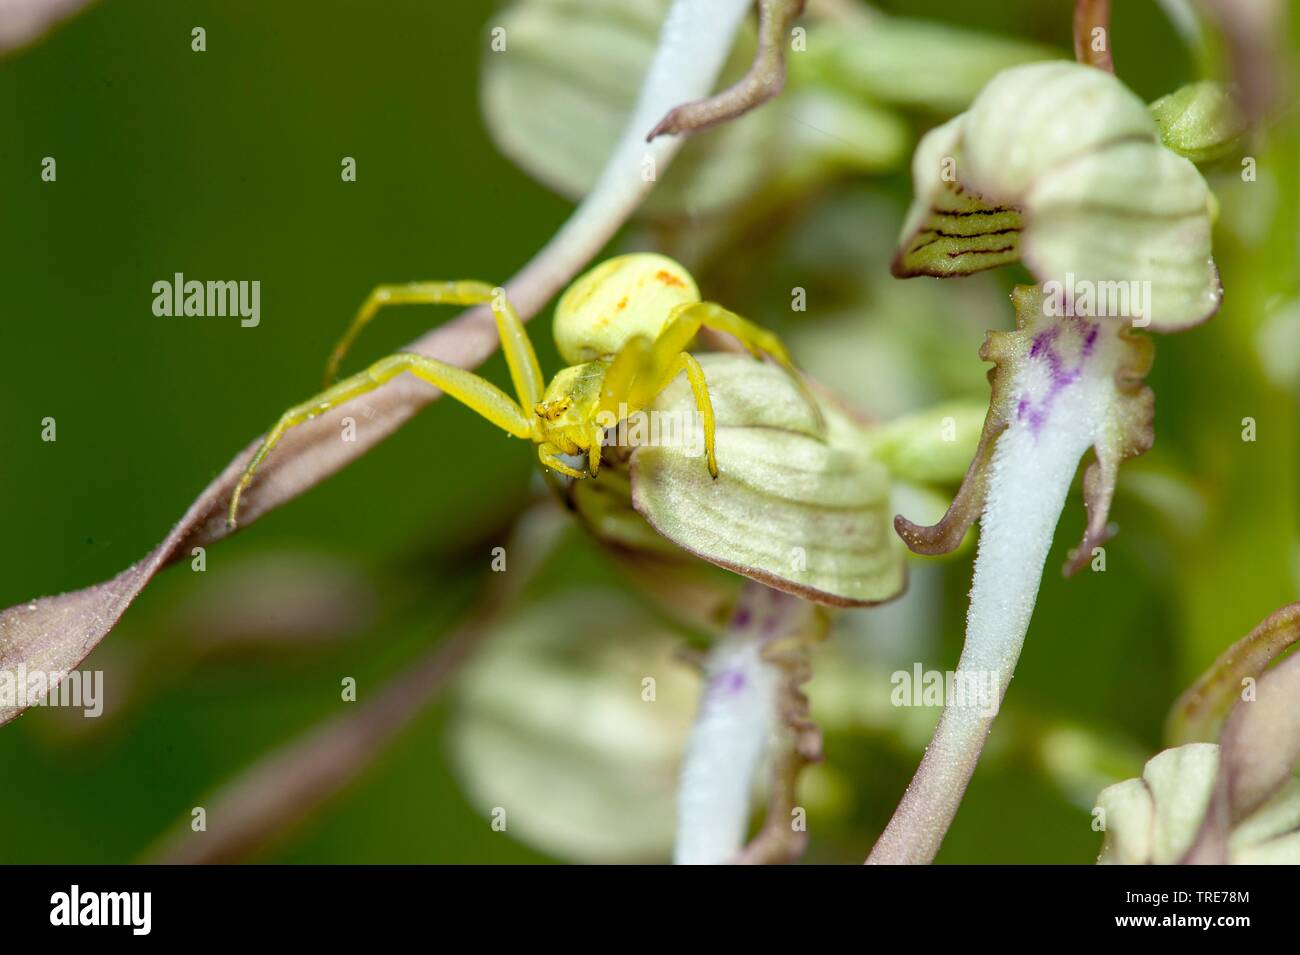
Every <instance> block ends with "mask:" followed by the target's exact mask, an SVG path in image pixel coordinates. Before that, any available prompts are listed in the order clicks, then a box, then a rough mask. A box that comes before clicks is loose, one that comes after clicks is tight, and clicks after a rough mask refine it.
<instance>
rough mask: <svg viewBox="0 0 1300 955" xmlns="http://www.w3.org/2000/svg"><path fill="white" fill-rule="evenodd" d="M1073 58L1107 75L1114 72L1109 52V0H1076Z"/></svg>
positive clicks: (1113, 63) (1112, 59)
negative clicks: (1103, 71)
mask: <svg viewBox="0 0 1300 955" xmlns="http://www.w3.org/2000/svg"><path fill="white" fill-rule="evenodd" d="M1074 58H1075V59H1076V60H1078V61H1079V62H1080V63H1083V64H1086V65H1087V66H1095V67H1097V69H1099V70H1105V71H1106V72H1107V73H1114V72H1115V60H1114V58H1113V57H1112V56H1111V51H1110V0H1076V2H1075V4H1074Z"/></svg>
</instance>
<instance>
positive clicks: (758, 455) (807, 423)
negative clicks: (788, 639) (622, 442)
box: [632, 354, 904, 606]
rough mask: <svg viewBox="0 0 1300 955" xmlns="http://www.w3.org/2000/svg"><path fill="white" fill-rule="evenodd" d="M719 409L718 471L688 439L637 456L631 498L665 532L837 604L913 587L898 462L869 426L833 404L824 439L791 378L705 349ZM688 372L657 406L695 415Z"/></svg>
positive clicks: (786, 587)
mask: <svg viewBox="0 0 1300 955" xmlns="http://www.w3.org/2000/svg"><path fill="white" fill-rule="evenodd" d="M700 361H701V364H702V365H703V366H704V370H705V374H706V377H707V379H708V382H709V390H710V393H711V394H712V395H713V402H714V410H715V413H716V415H717V423H718V431H717V453H718V466H719V469H720V471H721V475H720V477H719V478H718V479H717V480H716V481H715V480H713V479H712V478H711V477H710V476H709V472H708V469H707V468H706V467H705V465H704V460H703V459H702V458H701V457H699V456H696V455H692V454H691V453H689V451H687V450H686V449H683V448H678V447H641V448H638V449H637V450H636V451H635V452H634V454H633V456H632V500H633V504H634V506H635V507H636V509H637V510H638V511H639V512H640V513H641V514H642V515H643V516H644V517H645V518H646V519H647V520H648V521H649V522H650V524H651V525H653V527H654V528H655V530H657V531H658V532H659V533H660V534H662V535H663V536H664V537H666V538H668V539H669V540H671V541H673V542H674V543H675V544H677V545H678V546H679V547H681V548H683V549H684V550H686V551H689V552H691V553H693V554H696V555H697V556H699V557H701V558H703V559H705V560H707V561H710V562H712V563H714V564H717V565H719V566H721V567H724V568H727V569H728V570H733V571H735V572H736V573H740V574H744V575H745V576H747V577H751V578H753V579H755V580H758V581H761V582H762V583H765V584H768V585H769V586H771V587H774V588H776V589H778V590H783V591H786V592H788V593H794V594H798V595H799V596H802V597H805V598H807V599H809V600H813V601H816V602H819V603H825V604H830V605H838V606H843V605H860V604H869V603H876V602H879V601H882V600H888V599H890V598H892V597H895V596H897V595H898V594H899V593H900V592H901V590H902V588H903V585H904V562H903V548H902V545H901V543H900V542H899V541H898V540H897V538H896V537H895V536H894V534H893V531H892V529H891V526H890V518H891V517H892V511H891V505H890V499H889V472H888V471H887V469H886V468H885V466H884V465H883V464H881V463H880V462H879V461H876V460H874V459H873V458H872V457H871V456H870V454H869V452H868V442H867V435H866V433H865V432H864V429H863V428H862V427H861V426H860V425H858V424H857V423H855V422H853V421H851V420H850V419H849V418H848V417H847V416H846V415H845V414H844V413H843V412H841V411H839V410H838V409H836V408H834V407H832V406H830V405H823V413H824V415H825V417H826V421H827V433H826V436H825V438H824V439H823V438H822V437H820V436H818V433H817V430H816V424H815V418H814V416H813V414H812V413H811V411H810V409H809V408H808V406H807V405H806V403H805V402H804V399H803V398H802V396H801V394H800V392H799V390H798V389H797V388H795V387H794V386H793V384H792V383H791V381H790V379H789V377H788V376H787V375H786V374H785V372H783V371H782V370H780V369H779V368H776V367H774V366H771V365H766V364H760V363H758V362H755V361H754V360H753V359H750V358H746V357H741V356H736V355H725V354H715V355H703V356H701V358H700ZM692 408H693V399H692V398H691V395H690V391H689V389H688V388H687V387H686V385H685V382H683V381H680V380H679V381H678V382H676V383H674V384H673V385H672V386H670V387H669V388H668V389H667V390H666V391H665V392H664V394H663V395H662V396H661V398H660V400H659V401H658V402H657V403H656V405H655V410H656V411H659V412H672V413H688V412H689V411H690V410H691V409H692Z"/></svg>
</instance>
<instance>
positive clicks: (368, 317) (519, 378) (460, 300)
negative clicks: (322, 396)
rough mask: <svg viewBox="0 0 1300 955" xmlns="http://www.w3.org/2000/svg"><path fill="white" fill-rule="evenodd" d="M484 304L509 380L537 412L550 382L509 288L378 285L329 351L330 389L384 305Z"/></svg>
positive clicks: (481, 284)
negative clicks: (488, 309)
mask: <svg viewBox="0 0 1300 955" xmlns="http://www.w3.org/2000/svg"><path fill="white" fill-rule="evenodd" d="M482 304H488V305H490V306H491V308H492V315H493V317H494V318H495V319H496V323H497V334H499V335H500V336H501V348H502V350H503V351H504V352H505V354H506V364H507V365H509V366H510V380H511V381H512V382H513V383H514V386H515V394H516V395H518V397H519V404H520V406H521V407H523V408H525V409H530V408H532V407H533V405H535V404H536V403H537V402H538V401H540V400H541V398H542V392H543V391H544V390H545V387H546V382H544V381H543V380H542V370H541V366H540V365H539V364H538V362H537V353H536V352H535V351H534V350H533V344H532V342H530V341H529V340H528V334H527V332H525V331H524V323H523V321H522V320H521V319H520V318H519V313H518V312H516V311H515V307H514V306H513V305H511V304H510V300H509V299H508V298H507V297H506V293H505V289H502V288H493V287H492V286H491V285H488V284H487V283H486V282H471V281H462V282H409V283H407V284H405V285H380V286H378V287H376V288H375V289H374V290H373V291H372V292H371V293H370V294H369V295H368V296H367V297H366V300H365V302H364V303H363V304H362V306H361V308H360V310H359V311H358V312H357V314H356V317H355V318H353V319H352V324H351V325H350V326H349V327H348V330H347V332H345V333H344V335H343V338H342V339H340V340H339V343H338V344H337V345H335V346H334V351H333V352H331V353H330V358H329V362H328V364H327V365H326V367H325V384H326V385H327V386H328V385H329V383H330V382H332V381H333V380H334V378H335V377H336V376H337V374H338V370H339V364H340V363H341V362H342V361H343V356H344V355H346V354H347V353H348V349H350V348H351V347H352V344H353V342H355V341H356V339H357V336H358V335H360V334H361V330H362V329H363V328H365V327H366V326H367V325H369V324H370V322H371V321H372V320H373V319H374V317H375V314H376V313H377V312H378V311H379V310H380V309H381V308H383V307H384V306H385V305H482Z"/></svg>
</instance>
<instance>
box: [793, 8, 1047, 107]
mask: <svg viewBox="0 0 1300 955" xmlns="http://www.w3.org/2000/svg"><path fill="white" fill-rule="evenodd" d="M1061 55H1062V54H1061V53H1060V51H1058V50H1054V49H1052V48H1051V47H1046V46H1040V45H1038V44H1035V43H1027V42H1025V41H1024V40H1019V39H1012V38H1008V37H999V36H993V35H990V34H986V33H980V32H977V31H974V30H968V29H964V28H961V27H954V26H947V25H945V24H941V23H935V22H930V21H925V20H907V19H903V18H899V17H887V16H873V17H871V18H870V19H867V20H864V21H863V22H861V23H840V22H836V23H827V22H820V23H814V24H813V25H812V26H811V27H810V28H809V30H808V49H807V51H806V52H802V53H795V54H794V55H792V56H790V57H789V61H790V70H791V76H792V78H794V79H800V80H803V79H806V80H808V81H814V82H820V83H824V84H826V85H830V86H838V87H840V88H842V89H845V90H848V91H851V92H853V93H855V94H857V95H859V96H867V97H871V98H872V99H875V100H878V101H879V102H882V103H887V104H890V105H896V106H906V107H916V108H923V109H929V110H933V111H935V112H939V113H950V112H952V111H954V110H959V109H964V108H965V107H966V106H968V105H969V104H970V101H971V100H972V99H973V98H974V97H975V94H976V93H978V92H979V91H980V89H982V88H983V86H984V84H985V83H987V82H988V81H989V80H991V79H992V78H993V77H994V76H996V75H997V74H998V73H999V72H1000V71H1002V70H1005V69H1007V68H1009V67H1012V66H1016V65H1019V64H1021V63H1030V62H1033V61H1035V60H1044V59H1051V58H1054V57H1059V56H1061Z"/></svg>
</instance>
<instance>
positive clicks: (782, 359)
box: [653, 302, 826, 432]
mask: <svg viewBox="0 0 1300 955" xmlns="http://www.w3.org/2000/svg"><path fill="white" fill-rule="evenodd" d="M701 326H703V327H705V328H711V329H713V330H714V331H719V332H726V333H727V334H728V335H731V336H732V337H733V338H735V339H736V340H737V341H739V342H740V343H741V344H742V345H744V346H745V348H747V349H748V350H749V352H750V354H752V355H754V356H755V357H759V356H761V355H764V354H766V355H768V356H770V357H771V358H772V360H773V361H775V362H776V363H777V364H778V365H780V366H781V367H782V368H784V369H785V371H786V373H787V374H789V375H790V378H791V380H792V381H793V382H794V385H795V387H796V388H798V389H799V393H800V394H802V395H803V397H804V400H805V401H806V402H807V403H808V407H809V408H811V409H812V412H813V415H814V416H815V418H816V424H817V430H818V431H823V432H824V431H825V428H826V421H825V418H823V416H822V411H821V406H820V405H819V404H818V403H817V399H816V398H814V397H813V394H812V392H811V391H810V390H809V389H808V383H807V382H806V381H804V378H803V375H801V374H800V373H799V369H797V368H796V367H795V366H794V362H793V361H792V360H791V358H790V352H789V351H788V350H787V349H786V347H785V344H784V343H783V342H782V341H781V339H780V338H779V337H777V335H776V334H775V333H774V332H770V331H768V330H767V329H766V328H763V327H762V326H761V325H756V324H754V323H753V322H751V321H750V320H749V319H747V318H743V317H741V316H740V315H737V314H736V313H735V312H731V311H728V310H727V309H725V308H723V307H722V306H721V305H717V304H715V303H713V302H694V303H691V304H687V305H678V306H677V307H676V308H674V309H673V311H672V313H671V315H670V316H669V319H668V323H667V325H665V326H664V330H663V331H662V332H660V333H659V337H658V338H656V339H655V342H654V355H653V361H654V362H655V366H656V367H657V368H663V369H667V368H669V367H670V366H671V365H672V363H673V362H675V361H676V360H677V358H676V356H677V354H678V352H681V351H683V350H685V348H686V347H687V346H688V345H689V344H690V343H691V340H692V339H693V338H694V337H695V335H696V333H697V332H699V330H700V327H701Z"/></svg>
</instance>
